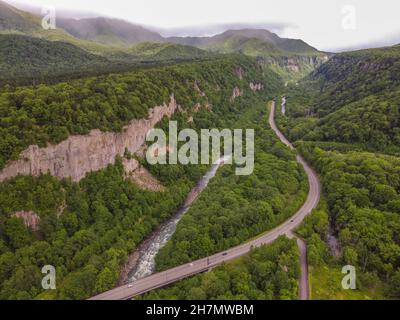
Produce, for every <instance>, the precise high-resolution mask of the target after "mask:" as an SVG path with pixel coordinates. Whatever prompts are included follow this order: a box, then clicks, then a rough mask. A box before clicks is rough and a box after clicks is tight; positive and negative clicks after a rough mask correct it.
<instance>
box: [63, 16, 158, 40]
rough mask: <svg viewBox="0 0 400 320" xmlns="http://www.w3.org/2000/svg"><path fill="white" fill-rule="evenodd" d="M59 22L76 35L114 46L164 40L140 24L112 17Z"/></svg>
mask: <svg viewBox="0 0 400 320" xmlns="http://www.w3.org/2000/svg"><path fill="white" fill-rule="evenodd" d="M57 24H58V26H59V27H60V28H62V29H64V30H65V31H67V32H68V33H70V34H71V35H73V36H74V37H77V38H80V39H83V40H91V41H95V42H99V43H102V44H107V45H112V46H132V45H134V44H137V43H140V42H164V38H163V37H162V36H161V35H159V34H158V33H156V32H152V31H150V30H148V29H145V28H143V27H141V26H139V25H134V24H132V23H129V22H126V21H123V20H119V19H112V18H103V17H99V18H89V19H58V20H57Z"/></svg>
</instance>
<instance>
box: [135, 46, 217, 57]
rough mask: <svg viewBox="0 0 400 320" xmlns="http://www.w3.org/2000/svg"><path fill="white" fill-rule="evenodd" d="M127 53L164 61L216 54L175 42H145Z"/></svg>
mask: <svg viewBox="0 0 400 320" xmlns="http://www.w3.org/2000/svg"><path fill="white" fill-rule="evenodd" d="M127 53H128V54H129V55H131V56H132V59H135V60H139V61H144V60H147V61H164V60H173V61H179V60H190V59H202V58H207V57H212V56H215V55H214V54H211V53H209V52H207V51H205V50H201V49H198V48H195V47H192V46H187V45H179V44H174V43H151V42H143V43H140V44H138V45H136V46H134V47H133V48H132V49H130V50H128V51H127Z"/></svg>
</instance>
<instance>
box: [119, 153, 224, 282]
mask: <svg viewBox="0 0 400 320" xmlns="http://www.w3.org/2000/svg"><path fill="white" fill-rule="evenodd" d="M228 159H229V157H227V156H225V157H222V158H220V159H218V160H217V161H216V162H215V163H214V164H213V165H211V167H210V169H209V170H208V171H207V173H206V174H205V175H204V176H203V177H202V178H201V179H200V180H199V181H198V183H197V185H196V186H195V187H194V188H193V189H192V190H191V191H190V193H189V194H188V196H187V197H186V200H185V202H184V204H183V205H182V206H181V208H180V209H179V210H178V211H177V212H176V213H175V214H174V215H173V216H172V217H171V218H170V219H169V220H167V221H166V222H164V223H162V224H161V225H160V226H159V227H158V228H157V229H156V230H155V231H154V232H153V233H152V234H151V235H150V236H149V237H148V238H147V239H146V240H145V241H143V242H142V243H141V244H140V245H139V246H138V248H137V249H136V250H135V252H134V253H133V254H132V255H130V257H129V261H128V263H127V265H126V266H125V270H123V272H122V275H121V279H120V284H124V283H128V282H132V281H136V280H139V279H142V278H144V277H147V276H149V275H151V274H153V273H154V271H155V257H156V255H157V253H158V252H159V251H160V249H161V248H163V247H164V246H165V245H166V243H167V242H168V240H170V239H171V237H172V236H173V234H174V233H175V230H176V226H177V225H178V223H179V221H180V220H181V219H182V217H183V216H184V215H185V214H186V212H188V210H189V209H190V207H191V205H192V204H193V202H194V201H195V200H196V198H197V197H198V196H199V194H200V193H201V192H202V191H203V190H204V189H205V188H206V187H207V185H208V183H209V182H210V180H211V179H212V178H213V177H215V175H216V173H217V171H218V169H219V167H220V166H221V165H223V164H224V162H226V161H227V160H228Z"/></svg>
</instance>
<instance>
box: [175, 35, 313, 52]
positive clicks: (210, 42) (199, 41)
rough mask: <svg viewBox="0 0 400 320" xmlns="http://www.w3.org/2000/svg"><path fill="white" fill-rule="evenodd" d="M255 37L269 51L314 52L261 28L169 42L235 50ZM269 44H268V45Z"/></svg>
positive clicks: (292, 40) (301, 43)
mask: <svg viewBox="0 0 400 320" xmlns="http://www.w3.org/2000/svg"><path fill="white" fill-rule="evenodd" d="M251 39H253V40H254V39H257V40H258V41H255V42H256V43H257V44H260V45H261V44H264V45H265V47H266V49H267V50H268V51H269V50H271V53H274V51H276V52H278V51H286V52H291V53H297V54H299V53H316V52H318V50H317V49H315V48H313V47H311V46H310V45H308V44H306V43H305V42H304V41H302V40H295V39H283V38H280V37H278V36H277V35H276V34H274V33H272V32H270V31H268V30H262V29H241V30H228V31H225V32H224V33H222V34H218V35H216V36H213V37H172V38H168V40H170V41H171V42H176V43H181V44H187V45H191V46H196V47H203V48H209V49H212V50H216V51H230V52H232V51H237V50H240V49H241V42H242V43H246V40H251ZM268 44H269V46H268ZM268 51H266V52H268Z"/></svg>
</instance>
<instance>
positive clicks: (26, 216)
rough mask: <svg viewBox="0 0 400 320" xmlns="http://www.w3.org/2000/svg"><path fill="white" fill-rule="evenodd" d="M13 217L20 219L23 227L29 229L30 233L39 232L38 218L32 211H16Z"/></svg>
mask: <svg viewBox="0 0 400 320" xmlns="http://www.w3.org/2000/svg"><path fill="white" fill-rule="evenodd" d="M14 217H16V218H20V219H22V220H23V222H24V225H25V226H27V227H28V228H31V229H32V231H38V230H39V222H40V217H39V216H38V215H37V214H36V213H34V212H33V211H18V212H16V213H14Z"/></svg>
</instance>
